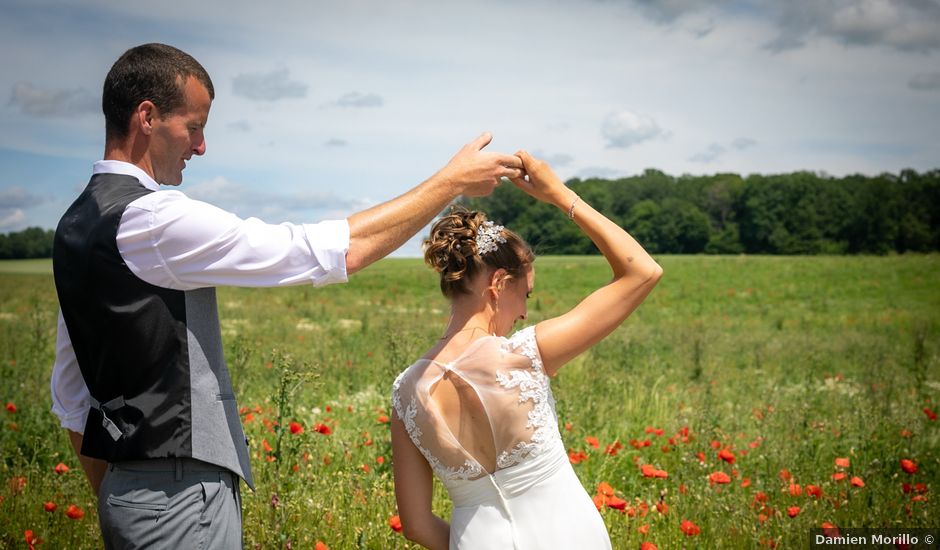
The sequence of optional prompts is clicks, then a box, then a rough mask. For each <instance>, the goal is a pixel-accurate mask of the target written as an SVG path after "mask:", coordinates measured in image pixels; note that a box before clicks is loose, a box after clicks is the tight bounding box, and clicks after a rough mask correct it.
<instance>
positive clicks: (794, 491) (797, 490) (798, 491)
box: [790, 483, 803, 497]
mask: <svg viewBox="0 0 940 550" xmlns="http://www.w3.org/2000/svg"><path fill="white" fill-rule="evenodd" d="M802 494H803V488H802V487H800V486H799V485H798V484H796V483H791V484H790V496H791V497H798V496H800V495H802Z"/></svg>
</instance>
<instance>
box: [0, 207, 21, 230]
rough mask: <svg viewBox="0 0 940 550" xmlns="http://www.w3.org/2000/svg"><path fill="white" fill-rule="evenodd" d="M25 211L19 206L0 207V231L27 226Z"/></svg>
mask: <svg viewBox="0 0 940 550" xmlns="http://www.w3.org/2000/svg"><path fill="white" fill-rule="evenodd" d="M27 225H28V224H27V218H26V213H25V212H23V210H21V209H19V208H14V209H12V210H11V209H6V208H0V231H17V230H20V229H25V228H26V226H27Z"/></svg>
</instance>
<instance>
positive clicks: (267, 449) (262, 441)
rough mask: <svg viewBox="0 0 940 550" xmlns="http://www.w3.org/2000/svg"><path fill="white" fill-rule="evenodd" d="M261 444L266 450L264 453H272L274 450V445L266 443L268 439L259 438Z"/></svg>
mask: <svg viewBox="0 0 940 550" xmlns="http://www.w3.org/2000/svg"><path fill="white" fill-rule="evenodd" d="M261 446H262V447H264V452H266V453H272V452H274V447H272V446H271V444H270V443H268V440H267V439H262V440H261Z"/></svg>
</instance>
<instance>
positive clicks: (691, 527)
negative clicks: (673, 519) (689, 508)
mask: <svg viewBox="0 0 940 550" xmlns="http://www.w3.org/2000/svg"><path fill="white" fill-rule="evenodd" d="M679 529H681V530H682V532H683V533H685V536H687V537H694V536H695V535H697V534H699V533H701V532H702V530H701V529H700V528H699V526H698V525H695V524H694V523H692V522H691V521H689V520H687V519H684V520H682V523H680V524H679Z"/></svg>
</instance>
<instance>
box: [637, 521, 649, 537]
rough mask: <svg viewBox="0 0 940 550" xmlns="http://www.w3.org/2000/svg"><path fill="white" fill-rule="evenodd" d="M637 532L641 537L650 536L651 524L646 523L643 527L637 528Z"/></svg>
mask: <svg viewBox="0 0 940 550" xmlns="http://www.w3.org/2000/svg"><path fill="white" fill-rule="evenodd" d="M636 531H637V533H639V534H641V535H648V534H650V524H649V523H644V524H643V525H641V526H639V527H637V530H636Z"/></svg>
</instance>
